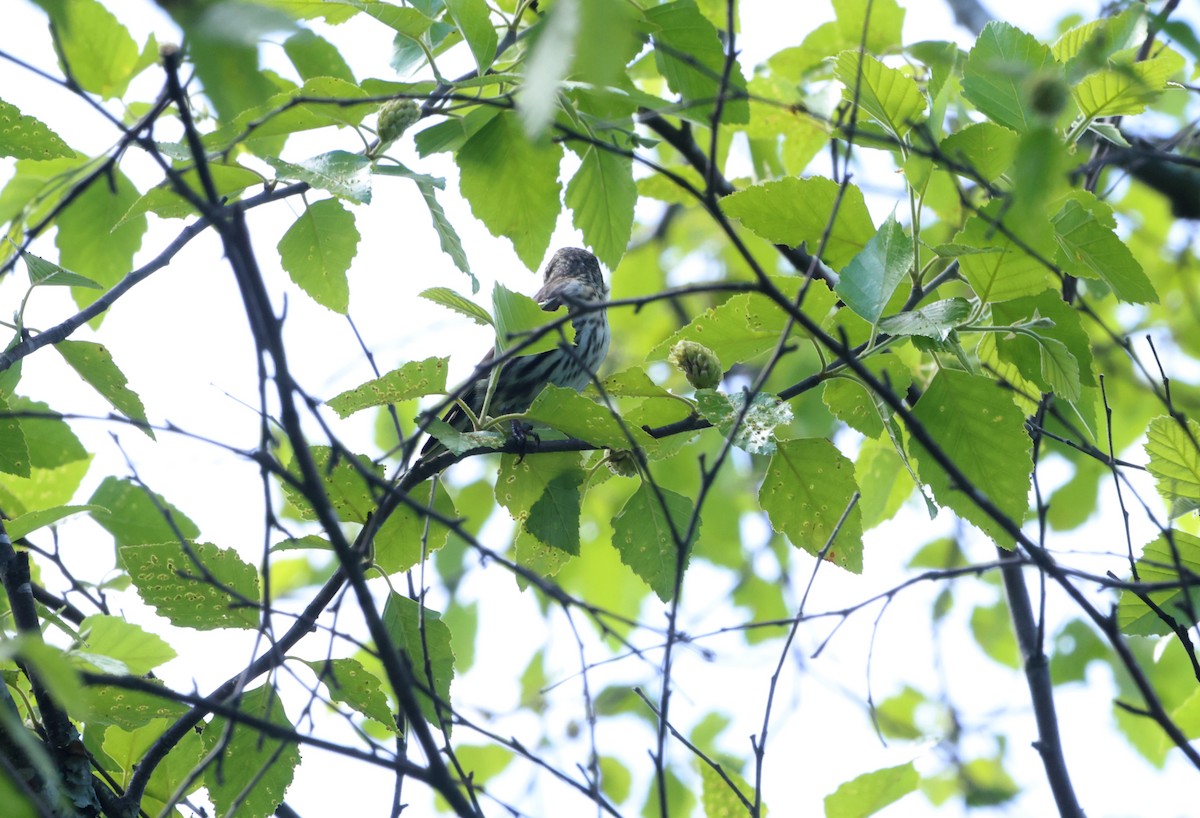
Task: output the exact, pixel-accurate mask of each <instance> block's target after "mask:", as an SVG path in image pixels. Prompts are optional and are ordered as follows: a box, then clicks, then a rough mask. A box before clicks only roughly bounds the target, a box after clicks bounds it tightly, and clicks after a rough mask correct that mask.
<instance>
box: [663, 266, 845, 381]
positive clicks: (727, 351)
mask: <svg viewBox="0 0 1200 818" xmlns="http://www.w3.org/2000/svg"><path fill="white" fill-rule="evenodd" d="M775 283H776V285H777V286H779V287H780V289H781V290H782V291H783V292H784V293H785V294H789V295H790V294H791V293H793V292H796V291H797V290H798V289H799V287H800V286H801V284H802V282H801V281H800V280H799V279H786V278H776V279H775ZM836 303H837V296H836V295H834V294H833V292H832V291H831V290H830V289H829V288H828V287H827V286H825V285H824V284H823V283H820V282H814V283H813V284H812V285H811V286H810V287H809V288H808V291H807V293H806V294H805V297H804V303H803V305H802V307H801V309H802V311H803V312H804V313H805V314H806V315H808V316H809V317H810V318H812V319H813V321H814V322H817V323H820V322H822V321H824V320H825V318H826V317H827V316H828V315H829V313H830V310H832V309H833V306H834V304H836ZM786 326H787V315H786V314H785V313H784V312H783V310H782V309H780V307H779V305H777V304H776V303H775V302H773V301H771V300H770V299H769V298H767V297H766V296H764V295H761V294H758V293H742V294H740V295H735V296H733V297H732V298H730V299H728V300H727V301H725V302H724V303H723V304H720V305H719V306H717V307H713V308H712V309H709V310H706V311H705V312H703V313H701V314H700V315H698V316H696V317H695V318H694V319H692V322H691V323H690V324H688V325H687V326H686V327H684V328H683V329H681V330H679V331H678V332H676V333H675V334H674V335H672V336H671V337H669V338H668V339H667V340H666V341H663V342H662V343H661V344H659V345H658V346H657V347H655V348H654V349H653V350H652V351H651V352H650V354H649V355H648V356H647V359H648V360H661V359H663V358H666V357H667V355H668V353H669V352H670V350H671V347H673V346H674V345H675V344H676V343H678V342H679V341H695V342H696V343H698V344H703V345H704V346H706V347H708V348H709V349H711V350H712V351H713V353H714V354H715V355H716V356H717V357H718V358H719V359H720V360H721V361H722V362H723V364H724V365H725V366H727V367H731V366H733V365H734V364H739V363H746V362H748V361H750V360H752V359H753V358H755V357H756V356H758V355H761V354H762V353H764V352H767V351H769V350H772V349H774V348H775V347H776V345H777V344H778V343H779V339H780V336H781V335H782V334H783V330H784V328H785V327H786Z"/></svg>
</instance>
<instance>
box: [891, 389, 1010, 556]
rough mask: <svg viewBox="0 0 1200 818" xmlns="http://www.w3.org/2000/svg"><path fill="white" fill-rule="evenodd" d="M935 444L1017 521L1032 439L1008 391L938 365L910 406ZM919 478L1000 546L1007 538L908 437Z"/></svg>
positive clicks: (945, 504) (950, 506) (1005, 544)
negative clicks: (921, 393)
mask: <svg viewBox="0 0 1200 818" xmlns="http://www.w3.org/2000/svg"><path fill="white" fill-rule="evenodd" d="M913 415H914V417H915V418H916V420H917V421H918V422H919V423H921V424H922V425H923V426H924V428H925V431H926V432H928V433H929V435H930V437H932V438H933V441H934V443H935V444H937V445H938V447H939V448H940V449H941V450H942V452H943V453H945V454H946V455H947V456H948V457H949V458H950V459H951V460H952V461H953V462H954V463H955V464H956V465H957V466H958V468H959V470H960V471H961V472H962V473H963V474H964V475H965V476H966V479H967V480H968V481H970V484H971V485H972V486H974V487H975V488H976V489H977V490H978V491H979V492H980V493H981V494H982V495H983V496H985V497H987V498H988V500H990V501H991V502H992V504H994V505H995V506H996V507H997V508H998V509H999V510H1000V511H1001V512H1002V513H1003V514H1006V515H1007V516H1008V517H1009V518H1010V519H1011V520H1012V521H1013V522H1014V523H1016V524H1017V525H1020V524H1021V522H1022V520H1024V519H1025V512H1026V511H1027V510H1028V507H1029V499H1028V498H1029V481H1030V475H1031V473H1032V470H1033V461H1032V459H1031V455H1030V451H1031V448H1032V443H1031V442H1030V440H1029V435H1028V434H1027V433H1026V431H1025V419H1024V418H1023V417H1022V415H1021V412H1020V411H1019V410H1018V409H1017V407H1016V405H1015V404H1014V403H1013V401H1012V398H1011V397H1010V396H1009V393H1008V391H1007V390H1006V389H1005V388H1004V387H1002V386H1001V385H1000V384H998V383H997V382H996V381H993V380H991V379H990V378H985V377H980V376H975V375H968V374H966V373H964V372H958V371H955V370H950V369H942V370H940V371H939V372H938V374H937V375H936V376H935V377H934V379H933V381H932V382H931V383H930V384H929V388H928V389H927V390H926V392H925V394H924V395H923V396H922V397H921V399H920V400H919V401H918V402H917V406H916V409H915V410H914V411H913ZM912 446H913V453H914V455H915V456H916V459H917V461H918V463H919V468H918V472H919V473H920V475H921V480H922V481H924V482H925V483H926V484H928V485H929V487H930V489H931V490H932V491H933V497H934V499H935V500H937V502H938V503H939V504H941V505H943V506H945V507H947V508H949V509H951V510H953V511H954V512H955V513H956V514H958V516H959V517H962V518H963V519H965V520H967V521H968V522H971V523H973V524H975V525H976V526H978V527H979V528H980V529H981V530H982V531H983V532H984V533H985V534H987V535H988V536H989V537H991V538H992V539H993V540H995V541H996V542H997V543H998V544H1000V545H1003V546H1005V547H1006V548H1011V547H1012V538H1011V537H1010V536H1009V535H1008V534H1006V533H1004V531H1003V529H1001V528H1000V526H999V524H998V523H996V522H995V521H994V520H992V518H991V517H989V516H988V515H987V514H985V513H984V512H983V511H982V510H981V509H980V508H979V506H977V505H975V503H974V502H972V501H971V500H970V499H969V498H968V497H967V495H965V494H964V493H963V491H962V487H961V486H960V485H958V484H957V483H956V482H955V481H953V480H951V479H950V477H949V476H948V475H947V474H946V472H945V471H944V470H943V469H942V468H941V466H939V465H938V464H937V463H936V462H935V461H934V460H933V458H932V456H931V455H930V453H929V452H928V450H926V449H925V448H924V447H923V446H922V445H921V444H920V443H918V442H916V441H915V440H914V441H913V444H912Z"/></svg>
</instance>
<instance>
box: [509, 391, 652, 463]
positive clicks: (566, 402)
mask: <svg viewBox="0 0 1200 818" xmlns="http://www.w3.org/2000/svg"><path fill="white" fill-rule="evenodd" d="M525 418H526V419H527V420H530V421H534V422H536V423H542V424H545V425H546V426H549V427H550V428H551V429H557V430H558V431H560V432H562V433H563V434H565V435H568V436H570V437H576V438H579V439H580V440H586V441H587V442H588V443H591V444H594V445H596V446H606V447H608V448H610V449H628V448H631V446H632V444H631V441H630V438H632V443H633V444H636V445H638V446H651V445H653V439H652V438H651V437H650V436H649V435H647V434H646V433H645V432H644V431H643V430H642V429H641V428H638V427H635V426H633V425H632V424H625V429H624V430H622V427H621V423H620V422H619V421H618V420H617V418H615V417H613V413H612V411H610V410H609V409H608V408H607V407H605V406H602V405H601V404H599V403H596V402H595V401H592V400H589V399H587V398H585V397H584V396H583V395H580V394H579V393H578V392H576V391H575V390H574V389H565V388H563V387H561V386H554V385H553V384H550V385H548V386H547V387H546V388H545V389H543V390H542V391H541V393H540V394H539V395H538V396H537V397H536V398H535V399H534V401H533V405H532V406H530V407H529V410H528V411H527V412H525Z"/></svg>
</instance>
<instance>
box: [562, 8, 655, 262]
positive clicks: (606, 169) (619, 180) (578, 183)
mask: <svg viewBox="0 0 1200 818" xmlns="http://www.w3.org/2000/svg"><path fill="white" fill-rule="evenodd" d="M555 8H558V6H555ZM637 196H638V191H637V185H636V184H634V181H633V160H632V159H630V158H628V157H625V156H621V155H620V154H618V153H615V152H613V151H610V150H605V149H603V148H600V147H597V146H594V145H593V146H590V147H588V148H587V150H585V151H584V153H583V161H582V162H581V163H580V165H579V170H578V171H576V172H575V175H574V176H572V177H571V181H570V182H569V183H567V191H566V197H565V202H566V205H567V207H569V208H571V223H572V224H574V225H575V228H576V229H577V230H579V232H581V233H582V234H583V240H584V242H585V243H586V244H587V245H588V247H590V248H591V249H592V252H594V253H595V254H596V257H597V258H599V259H600V261H602V262H603V263H604V264H605V265H607V266H608V267H609V269H616V267H617V265H618V264H619V263H620V261H621V257H622V256H623V255H625V248H626V246H628V244H629V237H630V235H631V234H632V231H633V206H634V204H636V202H637Z"/></svg>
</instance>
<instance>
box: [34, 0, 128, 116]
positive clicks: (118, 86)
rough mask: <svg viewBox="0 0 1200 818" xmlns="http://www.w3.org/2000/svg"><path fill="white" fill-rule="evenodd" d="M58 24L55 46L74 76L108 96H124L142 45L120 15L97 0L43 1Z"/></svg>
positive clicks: (91, 90) (80, 81)
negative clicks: (138, 44)
mask: <svg viewBox="0 0 1200 818" xmlns="http://www.w3.org/2000/svg"><path fill="white" fill-rule="evenodd" d="M42 5H43V7H44V8H45V9H46V11H47V12H48V13H49V15H50V19H51V20H52V21H53V23H54V25H55V35H56V36H55V49H56V51H57V52H58V53H60V54H61V57H62V59H63V60H65V61H66V64H67V65H69V66H70V70H71V78H72V80H74V82H75V83H77V84H78V85H79V86H80V87H81V88H82V89H84V90H85V91H90V92H92V93H95V94H99V95H100V96H102V97H104V98H105V99H111V98H113V97H120V96H122V95H123V94H124V93H125V88H126V86H127V85H128V84H129V80H130V78H131V77H132V76H133V73H134V70H135V68H136V67H137V65H138V48H137V43H135V42H134V40H133V37H131V36H130V34H129V31H128V30H127V29H126V28H125V26H123V25H121V23H120V22H119V21H118V20H117V18H116V16H115V15H114V14H113V13H112V12H111V11H109V10H108V9H107V8H105V6H104V4H103V3H99V2H97V1H96V0H63V1H62V2H45V0H43V2H42Z"/></svg>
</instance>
